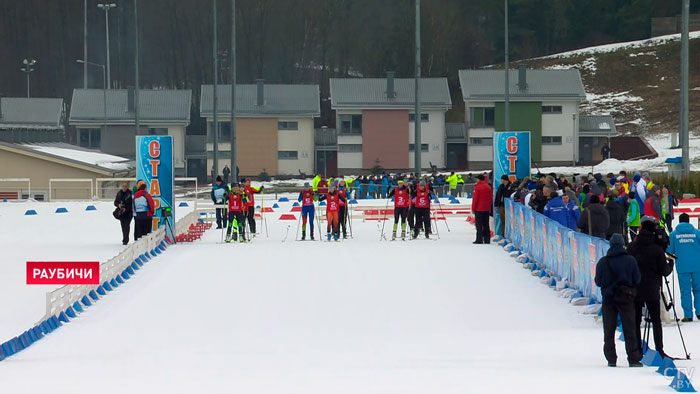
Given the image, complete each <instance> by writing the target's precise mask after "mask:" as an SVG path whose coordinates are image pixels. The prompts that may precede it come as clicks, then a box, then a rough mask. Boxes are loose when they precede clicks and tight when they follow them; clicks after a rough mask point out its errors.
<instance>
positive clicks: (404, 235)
mask: <svg viewBox="0 0 700 394" xmlns="http://www.w3.org/2000/svg"><path fill="white" fill-rule="evenodd" d="M401 240H402V241H405V240H406V231H405V230H403V231H401Z"/></svg>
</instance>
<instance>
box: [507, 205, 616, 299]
mask: <svg viewBox="0 0 700 394" xmlns="http://www.w3.org/2000/svg"><path fill="white" fill-rule="evenodd" d="M505 211H506V217H505V237H506V239H508V240H509V241H510V242H512V243H513V244H514V245H515V246H516V247H517V248H518V249H519V250H520V251H521V252H523V253H527V254H528V255H529V256H530V258H531V259H532V260H534V261H535V262H536V263H537V264H538V265H541V267H543V269H544V270H546V272H547V274H549V275H550V276H553V277H556V278H558V279H560V280H564V281H566V282H567V285H568V286H569V287H573V288H574V289H576V290H578V291H579V292H581V294H582V295H583V297H589V298H593V299H595V300H596V301H598V302H601V301H602V295H601V293H600V289H599V288H598V287H597V286H596V285H595V268H596V264H597V263H598V260H600V259H601V258H602V257H603V256H605V254H606V253H607V251H608V249H609V248H610V244H609V243H608V241H606V240H604V239H601V238H597V237H592V236H590V235H588V234H583V233H579V232H577V231H574V230H572V229H570V228H568V227H565V226H562V225H560V224H559V223H558V222H556V221H555V220H552V219H549V218H547V217H546V216H544V215H542V214H540V213H538V212H536V211H534V210H533V209H531V208H530V207H526V206H525V205H523V204H520V203H519V202H514V201H512V200H511V199H509V198H507V199H506V200H505Z"/></svg>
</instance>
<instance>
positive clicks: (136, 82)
mask: <svg viewBox="0 0 700 394" xmlns="http://www.w3.org/2000/svg"><path fill="white" fill-rule="evenodd" d="M134 41H136V42H135V44H134V52H135V56H134V63H135V64H134V69H135V70H134V74H135V75H134V124H135V125H136V135H139V134H140V133H141V125H140V122H139V96H140V95H141V94H140V93H139V6H138V0H134Z"/></svg>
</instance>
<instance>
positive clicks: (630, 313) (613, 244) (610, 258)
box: [595, 234, 642, 367]
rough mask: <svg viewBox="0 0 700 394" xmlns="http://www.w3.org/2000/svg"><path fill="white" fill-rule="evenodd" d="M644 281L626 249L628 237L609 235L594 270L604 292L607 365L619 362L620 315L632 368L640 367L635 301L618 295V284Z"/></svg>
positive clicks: (598, 283)
mask: <svg viewBox="0 0 700 394" xmlns="http://www.w3.org/2000/svg"><path fill="white" fill-rule="evenodd" d="M640 280H641V274H640V273H639V268H638V267H637V261H636V260H635V259H634V257H632V256H630V255H629V254H628V253H627V251H626V250H625V240H624V239H623V238H622V236H621V235H620V234H613V236H612V237H611V238H610V249H608V253H607V255H606V256H605V257H603V258H602V259H600V261H599V262H598V265H596V269H595V284H596V285H598V286H599V287H600V290H601V293H602V294H603V307H602V310H603V338H604V345H603V353H604V354H605V358H606V359H607V360H608V366H610V367H614V366H616V365H617V352H616V351H615V329H616V328H617V317H618V315H619V316H620V321H621V322H622V331H623V333H624V335H625V350H626V351H627V361H628V362H629V365H630V367H641V366H642V364H641V363H640V361H641V359H642V353H641V350H640V348H639V344H638V342H639V341H637V337H635V335H638V334H637V331H639V325H637V329H635V326H634V323H635V314H634V313H635V312H634V311H635V309H634V307H635V304H634V299H633V298H632V295H630V296H629V297H628V298H624V297H615V291H616V288H617V286H618V285H623V286H628V287H635V286H636V285H637V284H638V283H639V281H640Z"/></svg>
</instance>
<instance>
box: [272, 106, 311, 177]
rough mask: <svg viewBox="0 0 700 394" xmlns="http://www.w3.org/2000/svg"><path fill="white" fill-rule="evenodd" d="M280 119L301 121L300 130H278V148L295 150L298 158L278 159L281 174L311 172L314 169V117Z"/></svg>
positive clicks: (281, 120)
mask: <svg viewBox="0 0 700 394" xmlns="http://www.w3.org/2000/svg"><path fill="white" fill-rule="evenodd" d="M278 121H280V122H284V121H293V122H298V123H299V128H298V130H278V131H277V150H281V151H282V150H295V151H297V152H298V153H297V154H298V157H299V158H298V159H297V160H278V161H277V172H278V173H279V174H280V175H299V171H300V170H301V172H305V173H307V174H311V173H312V172H313V171H314V122H313V119H312V118H278Z"/></svg>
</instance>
